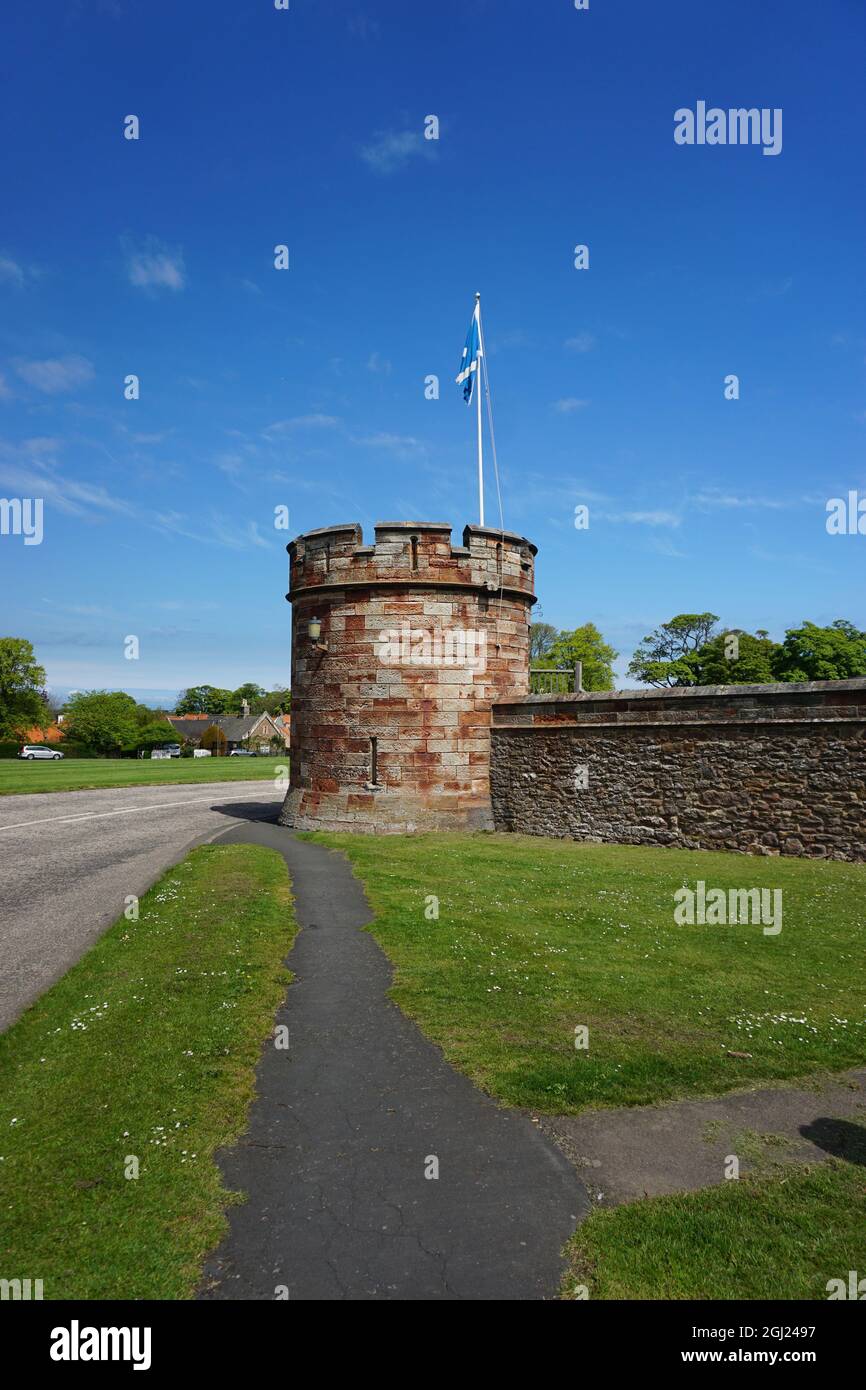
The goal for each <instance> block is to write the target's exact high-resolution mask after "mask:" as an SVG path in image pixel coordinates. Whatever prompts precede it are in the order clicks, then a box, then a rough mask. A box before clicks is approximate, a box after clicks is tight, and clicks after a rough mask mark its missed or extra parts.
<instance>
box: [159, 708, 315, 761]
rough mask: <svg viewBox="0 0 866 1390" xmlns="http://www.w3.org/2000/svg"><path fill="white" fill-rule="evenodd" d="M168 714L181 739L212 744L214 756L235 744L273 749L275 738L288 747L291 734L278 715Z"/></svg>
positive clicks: (255, 749) (197, 744)
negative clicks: (272, 744) (271, 746)
mask: <svg viewBox="0 0 866 1390" xmlns="http://www.w3.org/2000/svg"><path fill="white" fill-rule="evenodd" d="M167 718H168V722H169V724H171V725H172V727H173V728H174V729H175V730H176V731H177V735H178V738H179V739H180V740H181V742H184V743H191V744H192V745H193V747H194V748H210V749H211V752H212V753H213V754H214V755H215V756H223V755H225V754H227V753H231V751H232V749H234V748H249V749H251V750H252V751H253V752H256V753H257V752H259V751H260V750H262V749H268V751H270V745H271V741H272V740H273V739H279V740H280V742H281V744H282V746H283V747H284V748H285V747H288V735H287V732H286V730H285V729H284V727H283V725H282V723H281V722H280V719H281V716H279V715H277V716H276V717H275V716H273V715H270V714H240V715H234V714H219V715H207V714H202V715H190V714H170V715H168V716H167Z"/></svg>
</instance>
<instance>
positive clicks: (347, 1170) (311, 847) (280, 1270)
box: [200, 824, 589, 1301]
mask: <svg viewBox="0 0 866 1390" xmlns="http://www.w3.org/2000/svg"><path fill="white" fill-rule="evenodd" d="M221 840H222V841H225V840H232V841H237V840H244V841H252V842H254V843H256V844H262V845H268V846H270V847H272V848H274V849H277V850H279V851H280V853H282V854H283V856H284V857H285V859H286V862H287V863H288V866H289V872H290V874H291V877H292V890H293V893H294V895H295V911H296V912H297V916H298V921H299V923H300V924H301V927H302V928H303V930H302V931H301V932H300V934H299V935H298V939H297V941H296V942H295V946H294V949H293V950H292V952H291V955H290V957H289V965H290V967H291V969H292V970H293V971H294V972H295V976H296V978H295V981H294V983H293V984H292V985H291V986H290V988H289V992H288V996H287V999H286V1002H285V1003H284V1005H283V1006H282V1008H281V1009H280V1011H279V1013H278V1015H277V1022H278V1023H280V1024H285V1025H286V1026H287V1027H288V1029H289V1047H288V1048H287V1049H279V1048H277V1047H275V1046H274V1045H273V1043H270V1044H269V1045H266V1046H265V1047H264V1050H263V1053H262V1058H261V1062H260V1064H259V1069H258V1074H257V1091H258V1098H257V1100H256V1102H255V1104H254V1105H253V1109H252V1112H251V1115H250V1126H249V1129H248V1130H247V1132H246V1133H245V1134H244V1135H243V1137H242V1138H241V1139H240V1141H239V1143H238V1144H237V1145H236V1146H235V1147H234V1148H233V1149H232V1150H230V1151H229V1152H227V1153H224V1154H223V1155H222V1156H221V1159H220V1166H221V1168H222V1170H223V1172H224V1174H225V1177H226V1181H227V1183H228V1186H229V1187H231V1188H233V1189H235V1190H238V1189H240V1190H242V1191H244V1192H246V1193H248V1194H249V1198H248V1200H247V1201H246V1202H245V1203H244V1204H243V1206H232V1207H230V1208H229V1210H228V1213H227V1216H228V1221H229V1234H228V1236H227V1238H226V1240H225V1241H224V1242H223V1244H222V1245H221V1246H220V1248H219V1249H218V1250H217V1251H216V1252H214V1254H213V1255H211V1257H210V1258H209V1259H208V1261H207V1262H206V1265H205V1271H204V1281H203V1285H202V1290H201V1295H200V1296H201V1297H202V1298H205V1299H208V1300H219V1299H232V1300H234V1299H267V1300H270V1301H273V1300H274V1299H275V1298H277V1297H280V1296H285V1295H284V1294H278V1292H277V1290H278V1289H279V1288H280V1286H285V1287H286V1288H287V1290H288V1294H289V1297H290V1298H291V1299H301V1300H305V1301H314V1300H319V1299H322V1300H328V1301H337V1300H386V1301H387V1300H393V1299H397V1300H413V1301H414V1300H428V1299H432V1300H468V1301H477V1300H498V1299H508V1300H522V1299H544V1298H555V1297H556V1293H557V1288H558V1285H559V1280H560V1277H561V1274H562V1270H563V1261H562V1255H561V1251H562V1246H563V1245H564V1243H565V1241H566V1240H567V1239H568V1237H569V1236H570V1235H571V1233H572V1231H573V1230H574V1228H575V1226H576V1225H577V1222H578V1220H579V1219H580V1217H581V1216H583V1215H585V1214H586V1212H587V1210H588V1207H589V1201H588V1198H587V1196H586V1192H585V1189H584V1187H583V1185H582V1183H581V1182H580V1181H579V1180H578V1178H577V1176H576V1174H575V1172H574V1169H573V1168H572V1166H571V1164H570V1163H569V1162H568V1161H567V1160H566V1158H565V1157H564V1156H563V1154H562V1153H561V1152H560V1150H559V1149H558V1148H556V1147H555V1146H554V1145H553V1144H552V1143H551V1142H550V1141H549V1140H548V1139H547V1138H546V1136H545V1135H544V1134H542V1133H541V1131H540V1129H539V1128H538V1127H537V1126H536V1125H533V1123H532V1122H531V1120H530V1119H529V1118H528V1117H526V1116H525V1115H522V1114H519V1113H517V1112H516V1111H513V1110H502V1109H500V1107H499V1106H497V1105H496V1104H495V1103H494V1102H493V1101H492V1100H490V1098H489V1097H488V1096H485V1095H483V1094H482V1093H481V1092H480V1091H477V1090H476V1089H475V1087H474V1086H473V1085H472V1083H471V1082H470V1081H469V1080H468V1079H467V1078H466V1077H465V1076H460V1075H458V1073H457V1072H455V1071H453V1070H452V1069H451V1067H450V1066H448V1064H447V1063H446V1062H445V1061H444V1059H443V1057H442V1054H441V1052H440V1051H439V1050H438V1048H436V1047H434V1046H433V1044H432V1043H430V1042H428V1041H427V1039H426V1038H425V1037H424V1036H423V1035H422V1034H421V1032H420V1031H419V1030H418V1028H417V1027H416V1026H415V1024H414V1023H412V1022H411V1020H410V1019H408V1018H406V1016H405V1015H404V1014H402V1013H401V1012H400V1010H399V1009H398V1008H397V1007H396V1005H395V1004H392V1003H391V1002H390V1000H389V999H388V997H387V991H388V989H389V987H390V984H391V979H392V970H391V966H390V964H389V962H388V961H387V959H386V957H385V956H384V954H383V953H382V951H381V950H380V948H379V946H378V945H377V944H376V942H375V941H374V939H373V937H372V936H370V934H369V933H368V932H364V931H362V930H361V928H362V927H363V925H364V923H365V922H368V921H369V920H370V918H371V915H372V914H371V912H370V908H369V906H368V904H367V900H366V898H365V896H364V892H363V889H362V888H361V885H360V883H359V882H358V880H357V879H356V878H355V877H354V876H353V874H352V871H351V869H350V867H349V864H348V862H347V861H346V860H345V859H344V858H343V856H342V855H337V854H334V853H332V852H330V851H328V850H326V849H324V848H323V847H322V846H320V845H315V844H310V843H308V842H306V841H302V840H297V839H295V838H294V836H292V835H291V834H290V832H288V831H286V830H283V829H281V828H280V827H278V826H275V825H265V824H258V825H246V826H236V827H235V828H234V829H232V830H231V831H229V832H227V833H226V834H225V835H224V836H222V837H221ZM382 845H383V848H382V852H383V853H386V852H387V840H386V839H385V838H383V842H382ZM427 925H428V924H427V923H422V924H421V926H420V927H419V930H422V929H423V928H424V927H426V926H427ZM434 1158H435V1159H436V1160H437V1161H438V1164H439V1176H438V1178H434V1177H428V1176H426V1173H427V1172H432V1166H431V1160H432V1159H434Z"/></svg>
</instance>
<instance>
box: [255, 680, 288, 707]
mask: <svg viewBox="0 0 866 1390" xmlns="http://www.w3.org/2000/svg"><path fill="white" fill-rule="evenodd" d="M291 710H292V692H291V690H290V689H289V687H288V686H286V687H285V688H283V687H280V686H277V687H276V688H275V689H274V690H266V691H265V693H264V695H263V696H262V699H261V702H260V703H259V702H257V703H256V704H254V705H252V713H253V714H291Z"/></svg>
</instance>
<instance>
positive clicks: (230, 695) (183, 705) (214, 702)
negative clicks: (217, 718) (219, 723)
mask: <svg viewBox="0 0 866 1390" xmlns="http://www.w3.org/2000/svg"><path fill="white" fill-rule="evenodd" d="M174 712H175V714H234V713H235V709H234V692H233V691H231V690H222V689H220V688H219V687H218V686H215V685H191V686H190V688H189V690H184V691H182V692H181V695H180V698H179V699H178V702H177V704H176V705H175V707H174Z"/></svg>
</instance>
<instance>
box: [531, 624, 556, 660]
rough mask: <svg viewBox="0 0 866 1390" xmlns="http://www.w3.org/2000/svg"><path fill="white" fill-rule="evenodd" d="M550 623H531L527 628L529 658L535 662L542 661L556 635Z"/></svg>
mask: <svg viewBox="0 0 866 1390" xmlns="http://www.w3.org/2000/svg"><path fill="white" fill-rule="evenodd" d="M558 635H559V634H558V633H557V631H556V628H555V627H554V626H553V624H552V623H531V624H530V628H529V660H530V662H531V663H533V664H536V665H537V663H538V662H539V661H543V660H544V659H545V658H546V657H547V656H548V654H549V652H550V648H551V647H552V646H553V644H554V642H555V641H556V639H557V637H558Z"/></svg>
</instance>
